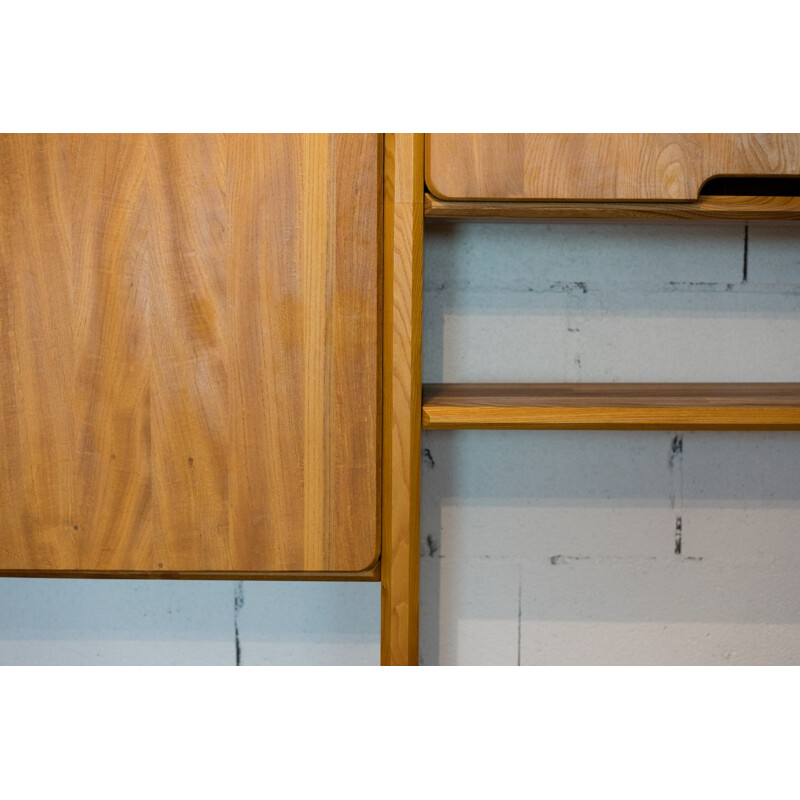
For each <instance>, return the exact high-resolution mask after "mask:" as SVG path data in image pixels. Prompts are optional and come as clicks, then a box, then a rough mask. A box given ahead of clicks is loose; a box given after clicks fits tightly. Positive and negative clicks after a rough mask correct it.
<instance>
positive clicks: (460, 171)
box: [425, 133, 800, 201]
mask: <svg viewBox="0 0 800 800" xmlns="http://www.w3.org/2000/svg"><path fill="white" fill-rule="evenodd" d="M425 165H426V180H427V186H428V190H429V191H430V192H431V193H432V194H434V195H435V196H436V197H439V198H441V199H443V200H587V201H590V200H610V201H613V200H620V201H621V200H632V201H637V200H638V201H647V200H652V201H670V200H673V201H681V200H683V201H686V200H695V199H696V198H697V196H698V193H699V191H700V189H701V187H702V186H703V184H704V183H705V182H706V181H707V180H708V179H709V178H712V177H714V176H721V175H741V176H745V175H747V176H786V175H792V176H798V175H800V134H794V133H776V134H771V133H431V134H428V135H427V137H426V159H425Z"/></svg>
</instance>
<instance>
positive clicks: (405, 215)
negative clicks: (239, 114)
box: [381, 133, 424, 666]
mask: <svg viewBox="0 0 800 800" xmlns="http://www.w3.org/2000/svg"><path fill="white" fill-rule="evenodd" d="M423 153H424V150H423V137H422V134H411V133H388V134H386V144H385V166H384V175H385V179H384V180H385V184H384V185H385V189H384V253H385V257H384V360H383V409H384V418H383V519H382V523H383V550H382V564H381V664H384V665H394V666H408V665H414V664H416V663H417V662H418V660H419V497H420V435H421V427H422V426H421V424H420V414H421V405H422V235H423V223H424V218H423V207H422V195H423V188H424V187H423V180H424V175H423Z"/></svg>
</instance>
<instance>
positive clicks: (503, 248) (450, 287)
mask: <svg viewBox="0 0 800 800" xmlns="http://www.w3.org/2000/svg"><path fill="white" fill-rule="evenodd" d="M426 236H427V240H426V241H427V245H426V255H425V348H424V365H423V369H424V375H425V379H426V380H429V381H442V380H444V381H472V380H475V381H489V380H496V381H503V380H507V381H537V380H540V381H580V380H583V381H595V380H612V381H614V380H619V381H626V380H631V381H647V380H653V381H659V380H667V381H680V380H686V381H692V380H709V381H737V380H755V381H772V380H776V381H784V380H786V381H798V380H800V347H798V343H800V225H797V224H783V225H765V224H758V225H750V226H749V227H748V231H747V281H746V282H745V281H744V276H745V227H744V226H743V225H719V226H705V225H685V226H672V225H630V226H624V225H570V224H557V225H544V224H525V223H508V224H498V223H448V222H439V223H435V224H430V225H429V226H428V228H427V231H426ZM676 436H677V437H678V439H677V440H676V438H675V437H676ZM423 448H424V455H423V473H422V477H423V494H422V525H421V527H422V543H421V544H422V564H421V594H422V618H421V651H422V660H423V662H424V663H426V664H516V663H522V664H648V663H662V664H727V663H734V664H744V663H755V664H794V663H798V662H800V591H798V588H797V587H798V586H799V585H800V580H799V579H800V434H798V433H785V434H784V433H757V432H743V433H702V432H687V433H683V434H681V433H680V432H677V431H675V432H608V431H597V432H585V433H581V432H571V431H549V432H535V431H528V432H517V431H501V432H489V431H453V432H450V431H437V432H428V433H426V434H425V435H424V437H423ZM678 518H680V520H681V531H680V538H681V546H680V551H681V552H680V553H679V554H676V552H675V549H676V520H677V519H678ZM379 603H380V587H379V586H378V585H377V584H334V583H288V584H284V583H245V584H243V585H241V586H240V585H239V584H237V583H235V582H227V581H226V582H179V581H152V582H145V581H136V582H134V581H129V582H126V581H73V580H46V581H45V580H20V579H4V580H0V663H4V664H11V663H16V664H66V663H98V664H99V663H106V664H114V663H131V664H136V663H153V664H195V663H206V664H223V663H226V664H233V663H236V660H237V641H238V651H239V655H238V657H239V660H240V663H242V664H376V663H378V659H379V624H380V623H379ZM237 637H238V638H237Z"/></svg>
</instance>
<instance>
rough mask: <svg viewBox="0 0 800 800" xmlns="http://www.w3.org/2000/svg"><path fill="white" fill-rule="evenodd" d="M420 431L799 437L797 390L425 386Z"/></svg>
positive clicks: (758, 386) (781, 386) (754, 386)
mask: <svg viewBox="0 0 800 800" xmlns="http://www.w3.org/2000/svg"><path fill="white" fill-rule="evenodd" d="M422 421H423V427H425V428H432V429H447V428H451V429H452V428H483V429H485V428H488V429H492V428H494V429H510V428H523V429H535V430H542V429H549V428H555V429H601V430H602V429H618V430H629V429H631V430H633V429H645V430H661V429H667V430H673V429H686V430H800V383H594V384H592V383H581V384H558V383H552V384H514V383H505V384H504V383H486V384H479V383H472V384H456V383H454V384H426V385H425V386H424V388H423V416H422Z"/></svg>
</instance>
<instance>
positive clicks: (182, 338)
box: [0, 134, 381, 576]
mask: <svg viewBox="0 0 800 800" xmlns="http://www.w3.org/2000/svg"><path fill="white" fill-rule="evenodd" d="M380 158H381V146H380V140H379V137H378V136H377V135H362V134H357V135H339V136H336V135H322V134H321V135H301V134H295V135H289V134H286V135H273V134H264V135H195V134H192V135H146V134H142V135H138V134H137V135H105V134H103V135H47V136H27V135H13V136H4V137H3V138H2V140H0V259H1V261H0V316H1V317H2V318H1V319H0V391H2V395H1V396H0V436H2V439H1V440H0V503H2V505H1V506H0V516H1V517H2V519H3V521H4V526H3V529H2V531H0V571H2V572H4V573H6V574H14V572H15V571H18V572H20V573H21V572H23V571H27V572H28V573H30V572H31V571H33V572H36V573H39V574H46V573H48V572H50V571H53V570H56V571H57V570H62V571H65V572H68V573H70V574H78V573H83V574H90V573H94V574H102V573H104V572H105V573H110V572H113V571H121V572H125V573H126V574H158V573H159V572H164V573H168V574H173V575H175V574H182V573H184V572H193V571H194V572H197V573H203V574H204V575H212V574H216V573H217V572H219V573H227V572H228V571H231V573H237V574H256V573H272V574H278V573H286V574H292V575H294V576H296V575H302V574H307V573H309V572H314V573H317V574H323V573H325V574H333V573H339V572H353V573H362V574H363V573H364V572H365V571H367V570H369V569H370V568H371V565H373V564H374V563H375V562H376V560H377V558H378V555H379V525H378V459H379V456H380V447H379V439H378V427H379V420H378V397H379V391H378V385H379V364H380V359H379V347H380V342H379V304H380V298H379V289H380V281H379V262H380V256H379V249H378V248H379V239H380V237H379V222H380V197H379V194H378V183H379V179H380Z"/></svg>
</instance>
